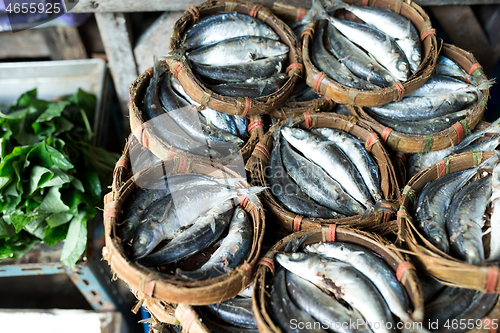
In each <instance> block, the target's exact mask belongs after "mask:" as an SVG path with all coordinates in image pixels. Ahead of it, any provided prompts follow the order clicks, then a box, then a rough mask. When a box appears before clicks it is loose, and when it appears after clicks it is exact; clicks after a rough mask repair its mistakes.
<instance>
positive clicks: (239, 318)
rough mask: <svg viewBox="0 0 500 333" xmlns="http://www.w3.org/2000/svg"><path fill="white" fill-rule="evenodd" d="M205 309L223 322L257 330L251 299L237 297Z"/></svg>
mask: <svg viewBox="0 0 500 333" xmlns="http://www.w3.org/2000/svg"><path fill="white" fill-rule="evenodd" d="M205 309H207V311H208V312H210V313H212V314H213V315H215V316H217V318H218V319H220V320H221V321H223V322H226V323H229V324H231V325H234V326H239V327H246V328H257V322H256V321H255V316H254V314H253V311H252V299H251V298H239V297H237V298H233V299H230V300H227V301H224V302H221V303H218V304H210V305H208V306H206V307H205Z"/></svg>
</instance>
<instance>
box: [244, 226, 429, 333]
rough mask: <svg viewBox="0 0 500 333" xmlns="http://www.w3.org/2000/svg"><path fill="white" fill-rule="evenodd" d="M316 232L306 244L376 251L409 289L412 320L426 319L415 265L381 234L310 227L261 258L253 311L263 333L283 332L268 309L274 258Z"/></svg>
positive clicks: (277, 245)
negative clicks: (335, 244)
mask: <svg viewBox="0 0 500 333" xmlns="http://www.w3.org/2000/svg"><path fill="white" fill-rule="evenodd" d="M310 234H313V235H312V236H311V237H310V238H308V239H307V240H306V241H305V243H304V244H305V245H307V244H314V243H318V242H335V241H338V242H346V243H352V244H356V245H360V246H363V247H366V248H368V249H370V250H372V251H373V252H375V253H377V254H378V255H379V256H380V257H381V258H382V259H383V260H384V261H385V262H386V263H387V264H388V265H389V266H390V267H391V269H393V270H394V272H398V271H399V272H398V276H400V281H401V283H402V284H403V286H404V288H405V289H406V291H407V292H408V296H409V298H410V302H411V305H412V307H413V313H412V316H413V319H414V320H415V321H422V320H423V319H424V318H423V316H424V300H423V296H422V290H421V289H420V284H419V282H418V279H417V274H416V272H415V270H414V269H407V268H410V267H411V268H413V267H412V265H409V262H408V261H407V260H406V259H405V257H404V256H403V255H401V254H399V253H398V252H395V251H393V250H391V248H390V247H391V245H390V244H389V243H388V242H387V241H385V240H383V239H382V238H381V237H379V236H376V235H371V234H369V233H366V232H361V231H356V230H352V229H349V228H345V227H337V228H335V226H330V227H322V228H321V229H308V230H302V231H299V232H296V233H294V234H292V235H289V236H287V237H285V238H284V239H282V240H280V241H279V242H278V243H276V244H275V245H274V246H273V247H272V248H271V250H269V252H267V253H266V254H265V256H264V257H263V258H262V259H261V260H260V262H259V265H260V266H259V267H258V269H257V273H256V275H255V280H254V291H253V292H254V294H253V304H252V308H253V312H254V315H255V319H256V320H257V325H258V327H259V331H260V332H266V333H268V332H281V330H280V329H279V328H278V327H277V326H276V325H275V324H274V323H273V320H272V319H271V317H270V315H269V312H268V306H269V305H268V299H269V295H270V286H271V283H270V280H271V278H272V275H273V274H274V269H275V261H274V257H275V255H276V253H278V252H279V251H283V250H284V249H285V247H286V245H287V244H288V243H289V242H290V241H291V240H292V239H293V237H303V236H306V235H310Z"/></svg>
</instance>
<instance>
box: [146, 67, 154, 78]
mask: <svg viewBox="0 0 500 333" xmlns="http://www.w3.org/2000/svg"><path fill="white" fill-rule="evenodd" d="M145 72H147V73H148V75H149V77H150V78H151V77H153V75H154V70H153V67H149V68H148V69H146V70H145Z"/></svg>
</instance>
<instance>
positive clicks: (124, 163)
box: [114, 156, 129, 173]
mask: <svg viewBox="0 0 500 333" xmlns="http://www.w3.org/2000/svg"><path fill="white" fill-rule="evenodd" d="M120 167H122V168H124V169H125V172H127V173H128V172H129V171H128V160H127V159H126V158H123V156H122V157H120V159H119V160H118V162H116V164H115V171H114V173H117V172H118V168H120Z"/></svg>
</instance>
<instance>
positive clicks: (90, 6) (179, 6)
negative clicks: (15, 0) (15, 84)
mask: <svg viewBox="0 0 500 333" xmlns="http://www.w3.org/2000/svg"><path fill="white" fill-rule="evenodd" d="M202 2H204V1H203V0H186V1H182V0H168V1H166V0H149V1H137V0H80V1H79V2H78V4H77V5H76V6H75V8H73V9H72V10H71V12H72V13H105V12H147V11H179V10H182V11H184V10H186V9H187V8H189V7H190V6H196V5H199V4H200V3H202ZM253 2H255V3H259V4H263V5H266V6H269V7H272V4H273V3H274V2H275V1H274V0H254V1H253ZM276 2H281V3H286V4H289V5H294V6H298V7H306V8H308V7H310V6H311V0H304V1H300V0H286V1H276ZM415 2H416V3H417V4H419V5H421V6H444V5H487V4H498V3H500V0H417V1H415Z"/></svg>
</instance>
